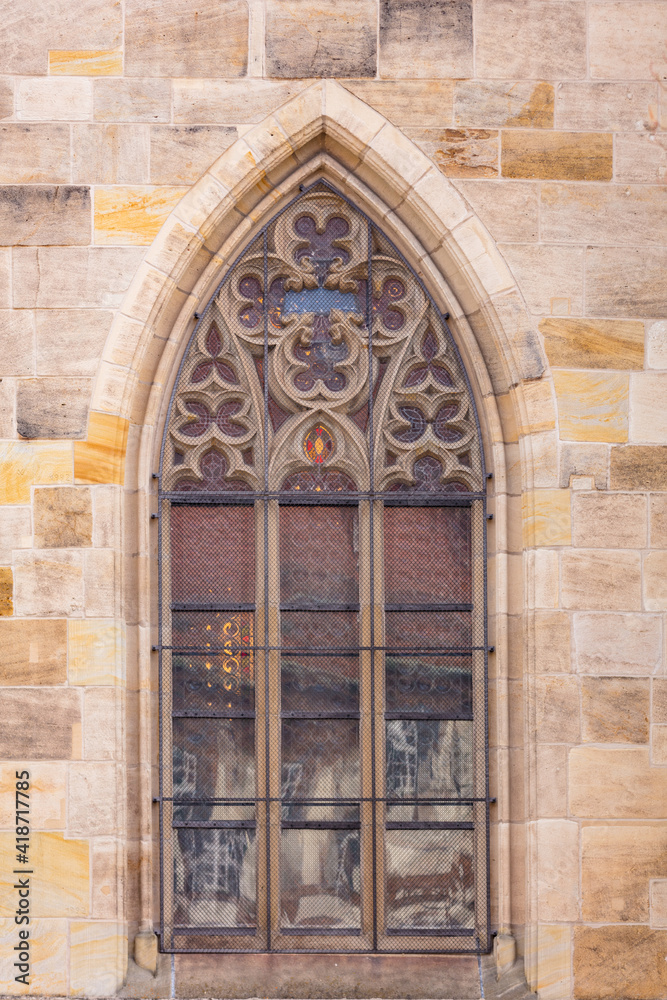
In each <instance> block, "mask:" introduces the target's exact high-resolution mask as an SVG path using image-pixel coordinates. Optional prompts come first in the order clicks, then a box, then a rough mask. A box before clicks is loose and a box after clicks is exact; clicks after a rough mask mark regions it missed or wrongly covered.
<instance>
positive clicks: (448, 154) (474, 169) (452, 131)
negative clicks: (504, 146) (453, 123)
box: [404, 128, 498, 177]
mask: <svg viewBox="0 0 667 1000" xmlns="http://www.w3.org/2000/svg"><path fill="white" fill-rule="evenodd" d="M404 131H405V133H406V135H407V136H409V138H410V139H412V141H413V142H414V143H416V144H417V146H419V148H420V149H422V150H423V151H424V152H425V153H426V155H427V156H430V158H431V159H432V160H433V161H434V163H435V164H436V165H437V167H438V169H439V170H441V171H442V172H443V174H446V175H447V176H448V177H497V175H498V132H496V131H492V130H490V129H483V128H480V129H463V128H444V129H436V128H420V129H415V128H406V129H404Z"/></svg>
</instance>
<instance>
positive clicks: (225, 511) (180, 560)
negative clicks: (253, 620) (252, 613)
mask: <svg viewBox="0 0 667 1000" xmlns="http://www.w3.org/2000/svg"><path fill="white" fill-rule="evenodd" d="M254 516H255V515H254V510H253V508H252V507H251V506H244V507H241V506H227V505H217V504H201V505H197V504H183V505H180V504H174V505H173V506H172V508H171V513H170V540H171V566H172V576H171V599H172V601H175V602H177V603H186V602H192V603H198V604H215V603H223V602H230V603H236V604H249V603H252V602H253V601H254V599H255V547H254V540H253V535H254V527H255V525H254Z"/></svg>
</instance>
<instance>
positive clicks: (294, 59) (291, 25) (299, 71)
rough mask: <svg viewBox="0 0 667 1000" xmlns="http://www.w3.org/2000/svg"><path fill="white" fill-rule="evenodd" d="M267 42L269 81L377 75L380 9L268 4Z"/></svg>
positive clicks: (351, 3)
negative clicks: (378, 14) (274, 79)
mask: <svg viewBox="0 0 667 1000" xmlns="http://www.w3.org/2000/svg"><path fill="white" fill-rule="evenodd" d="M265 38H266V75H267V76H273V77H278V78H281V77H283V78H285V77H286V78H288V79H295V78H299V77H301V78H304V77H315V76H324V77H328V76H333V77H336V76H375V69H376V60H377V6H376V4H375V3H374V2H373V0H348V2H347V3H345V4H344V5H342V6H341V4H340V3H337V0H319V2H318V4H317V6H316V7H314V6H307V7H304V6H300V5H297V4H294V3H292V2H291V0H267V3H266V36H265ZM212 75H218V74H217V73H216V74H212ZM223 120H224V119H223Z"/></svg>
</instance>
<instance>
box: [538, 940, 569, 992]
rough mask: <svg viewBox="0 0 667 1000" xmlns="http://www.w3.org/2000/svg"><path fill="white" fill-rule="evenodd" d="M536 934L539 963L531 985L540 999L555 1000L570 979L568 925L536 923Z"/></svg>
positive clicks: (566, 989) (567, 985)
mask: <svg viewBox="0 0 667 1000" xmlns="http://www.w3.org/2000/svg"><path fill="white" fill-rule="evenodd" d="M536 937H537V940H536V942H535V948H536V952H537V954H539V966H536V973H537V977H536V982H535V987H536V989H537V990H539V994H540V996H541V997H543V998H544V1000H558V998H559V997H562V996H565V995H566V993H567V991H568V990H569V989H570V984H571V982H572V941H571V930H570V927H569V926H568V925H567V924H543V923H540V924H538V925H537V935H536ZM533 961H534V959H533Z"/></svg>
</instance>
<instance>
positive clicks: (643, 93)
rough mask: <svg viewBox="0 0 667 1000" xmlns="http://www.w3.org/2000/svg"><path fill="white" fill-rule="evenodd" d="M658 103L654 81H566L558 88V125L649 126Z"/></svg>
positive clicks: (586, 127)
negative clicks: (628, 82)
mask: <svg viewBox="0 0 667 1000" xmlns="http://www.w3.org/2000/svg"><path fill="white" fill-rule="evenodd" d="M614 76H615V77H616V74H614ZM656 104H657V95H656V89H655V83H638V82H637V81H636V80H633V82H632V83H630V84H627V83H563V84H561V85H560V87H559V88H558V90H557V91H556V114H555V127H556V128H557V129H574V130H582V131H587V130H590V131H600V132H602V131H613V132H623V131H628V132H631V131H637V130H649V129H651V128H652V125H653V121H654V120H655V114H656Z"/></svg>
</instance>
